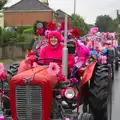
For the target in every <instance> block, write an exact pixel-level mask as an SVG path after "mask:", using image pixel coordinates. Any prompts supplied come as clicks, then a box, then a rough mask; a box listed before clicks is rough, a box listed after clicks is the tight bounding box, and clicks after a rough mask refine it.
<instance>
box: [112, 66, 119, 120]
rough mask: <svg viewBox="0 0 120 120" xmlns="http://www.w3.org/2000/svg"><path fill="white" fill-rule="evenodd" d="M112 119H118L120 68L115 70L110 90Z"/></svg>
mask: <svg viewBox="0 0 120 120" xmlns="http://www.w3.org/2000/svg"><path fill="white" fill-rule="evenodd" d="M112 120H120V68H119V71H118V72H117V71H116V72H115V79H114V82H113V92H112Z"/></svg>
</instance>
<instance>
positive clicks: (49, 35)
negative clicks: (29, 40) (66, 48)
mask: <svg viewBox="0 0 120 120" xmlns="http://www.w3.org/2000/svg"><path fill="white" fill-rule="evenodd" d="M53 36H55V37H56V38H57V39H58V41H59V42H62V35H61V34H60V33H59V32H57V31H51V32H50V33H49V34H48V42H50V38H51V37H53Z"/></svg>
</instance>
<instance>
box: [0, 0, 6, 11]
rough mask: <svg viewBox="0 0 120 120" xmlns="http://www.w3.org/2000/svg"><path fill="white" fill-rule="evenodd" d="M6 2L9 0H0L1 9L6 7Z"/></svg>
mask: <svg viewBox="0 0 120 120" xmlns="http://www.w3.org/2000/svg"><path fill="white" fill-rule="evenodd" d="M6 3H7V0H0V10H1V9H2V8H3V7H4V5H5V4H6Z"/></svg>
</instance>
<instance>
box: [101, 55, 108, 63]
mask: <svg viewBox="0 0 120 120" xmlns="http://www.w3.org/2000/svg"><path fill="white" fill-rule="evenodd" d="M100 60H101V63H102V64H105V63H107V57H106V56H101V57H100Z"/></svg>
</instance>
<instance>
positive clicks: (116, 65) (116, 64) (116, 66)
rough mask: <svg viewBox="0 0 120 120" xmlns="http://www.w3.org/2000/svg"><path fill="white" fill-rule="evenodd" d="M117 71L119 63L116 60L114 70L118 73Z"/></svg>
mask: <svg viewBox="0 0 120 120" xmlns="http://www.w3.org/2000/svg"><path fill="white" fill-rule="evenodd" d="M118 69H119V63H118V58H116V59H115V70H116V71H118Z"/></svg>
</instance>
